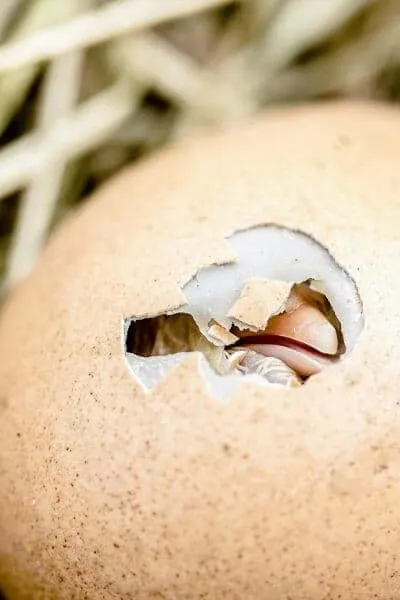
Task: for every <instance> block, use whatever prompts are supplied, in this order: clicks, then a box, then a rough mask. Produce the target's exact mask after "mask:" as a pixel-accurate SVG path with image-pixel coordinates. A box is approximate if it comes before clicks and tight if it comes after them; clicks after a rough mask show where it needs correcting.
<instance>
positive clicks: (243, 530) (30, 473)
mask: <svg viewBox="0 0 400 600" xmlns="http://www.w3.org/2000/svg"><path fill="white" fill-rule="evenodd" d="M269 222H271V223H278V224H281V225H284V226H287V227H291V228H294V229H297V228H299V229H301V230H302V231H304V232H307V233H309V234H311V235H312V236H314V237H315V238H316V239H317V240H318V241H320V242H321V243H322V244H324V245H325V246H326V247H327V248H328V249H329V250H330V251H331V253H332V254H333V256H334V257H335V259H336V260H337V261H338V262H339V263H340V264H341V265H342V266H343V267H345V268H346V269H347V270H348V271H349V273H350V274H351V275H352V276H353V277H354V279H355V281H356V283H357V285H358V288H359V292H360V295H361V298H362V301H363V303H364V313H365V319H366V324H365V328H364V330H363V332H362V334H361V336H360V339H359V342H358V344H357V346H356V349H355V350H354V352H353V353H352V354H351V356H349V358H348V359H347V360H345V361H343V362H342V363H340V364H339V365H337V366H334V367H331V368H328V369H326V370H325V371H324V372H323V373H321V374H320V375H317V376H315V377H314V378H312V379H311V380H310V381H309V382H308V383H307V384H306V385H304V386H303V387H301V388H300V389H295V390H288V391H284V390H278V391H275V390H269V389H267V388H265V387H261V386H259V385H258V384H254V383H248V382H243V383H241V384H240V386H239V388H238V389H237V391H236V393H235V394H234V395H233V396H232V397H230V398H229V399H228V401H225V402H223V401H221V400H217V399H215V398H213V397H211V396H210V395H209V393H208V392H207V388H206V386H205V384H204V380H203V376H202V374H201V372H200V371H199V363H198V358H197V357H196V355H193V356H192V357H189V359H188V360H187V361H186V362H185V363H184V364H182V365H181V366H179V367H178V368H176V369H175V370H172V371H171V372H170V373H169V374H168V376H167V377H166V378H165V379H164V380H163V382H162V383H161V384H160V385H159V386H158V388H157V389H156V390H155V391H154V392H152V393H150V394H146V393H144V392H143V391H142V389H141V388H140V386H139V385H138V384H137V383H136V382H135V380H134V378H133V377H132V374H131V373H130V371H129V369H128V366H127V363H126V362H125V359H124V353H123V346H122V341H121V321H122V319H123V318H124V317H128V316H130V315H136V316H141V315H146V314H152V313H155V312H157V311H160V312H164V311H165V310H167V309H168V308H169V307H171V306H176V305H177V303H179V302H180V301H181V287H182V286H183V285H184V284H185V283H186V282H187V281H188V279H189V278H190V277H191V276H192V275H193V274H194V273H195V272H196V271H197V270H198V269H199V268H200V267H202V266H205V265H209V264H211V263H215V262H219V261H223V260H224V259H226V258H227V257H229V256H230V254H231V249H230V248H229V246H228V243H227V241H226V237H227V236H229V235H230V234H231V233H232V232H234V231H236V230H238V229H243V228H244V227H247V226H252V225H255V224H260V223H269ZM399 228H400V113H399V111H398V110H397V109H395V108H389V107H386V106H379V105H373V104H371V105H369V104H363V103H353V104H352V103H349V104H347V103H337V104H336V103H333V104H330V103H327V104H323V105H314V106H309V107H296V108H284V109H282V108H280V109H273V110H270V111H269V112H267V113H266V114H264V115H262V116H260V117H257V118H255V119H254V120H252V121H250V122H244V123H240V124H236V125H234V126H232V127H231V128H230V129H229V130H228V131H225V132H220V133H217V132H215V133H210V134H207V136H205V137H203V138H202V139H198V140H194V141H191V142H187V143H182V144H181V145H177V146H175V147H173V148H171V149H169V150H167V151H164V152H162V153H160V154H158V155H155V156H153V157H151V158H150V159H149V160H145V161H143V162H142V163H141V164H139V166H135V167H133V168H128V169H126V170H125V171H124V172H123V173H121V174H120V175H119V176H117V177H116V178H114V179H112V180H111V181H110V182H109V183H107V184H106V185H105V186H104V187H103V188H102V189H101V190H99V191H98V192H97V193H96V194H95V197H94V198H93V199H92V200H91V201H89V202H88V203H87V204H85V205H84V206H83V208H81V209H80V210H78V211H77V213H76V214H75V215H73V216H72V217H71V218H69V219H68V220H67V221H66V222H64V224H63V226H62V227H61V228H60V229H59V231H58V232H57V234H56V235H55V236H54V237H53V239H52V241H51V242H50V244H49V246H48V248H47V250H46V251H45V253H44V255H43V257H42V259H41V261H40V263H39V265H38V267H37V268H36V269H35V271H34V273H33V274H32V275H31V276H30V277H29V278H28V279H27V281H26V282H24V283H23V284H22V285H21V286H20V287H19V289H18V290H17V291H16V293H15V294H14V295H13V296H12V297H11V299H10V300H9V302H8V303H7V305H6V306H5V308H4V309H3V312H2V316H1V321H0V356H1V361H0V413H1V414H0V482H1V487H0V540H1V542H0V582H1V584H2V585H3V587H4V590H5V592H6V593H7V594H8V595H9V598H10V600H14V599H15V600H21V599H24V600H25V599H26V600H28V599H29V600H38V599H45V600H74V599H75V600H81V599H88V600H100V599H101V600H117V599H121V600H122V599H124V600H125V599H126V600H129V599H132V600H200V599H203V600H205V599H210V600H219V599H227V600H253V599H254V600H328V599H329V600H333V599H335V600H339V599H341V600H372V599H373V598H378V599H379V600H398V599H399V598H400V368H399V364H400V336H399V332H400V298H399V293H400V292H399V290H400V285H399V277H400V234H399Z"/></svg>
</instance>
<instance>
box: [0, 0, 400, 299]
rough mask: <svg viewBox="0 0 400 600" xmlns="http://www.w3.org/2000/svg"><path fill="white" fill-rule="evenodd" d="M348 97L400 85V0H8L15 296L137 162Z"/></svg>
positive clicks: (0, 42)
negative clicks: (94, 199)
mask: <svg viewBox="0 0 400 600" xmlns="http://www.w3.org/2000/svg"><path fill="white" fill-rule="evenodd" d="M338 97H362V98H376V99H380V100H385V101H390V102H396V101H397V100H398V99H399V98H400V0H0V289H1V297H2V298H3V297H4V295H5V294H6V293H7V292H8V291H9V290H10V289H12V287H13V286H14V285H15V284H16V282H18V281H19V280H20V278H21V277H23V276H24V275H25V274H26V273H28V272H29V271H30V269H31V268H32V266H33V265H34V263H35V261H36V260H37V257H38V255H39V254H40V251H41V249H42V247H43V245H44V244H45V243H46V240H47V238H48V236H49V233H50V232H51V231H52V229H53V228H54V226H55V225H56V224H57V222H59V221H60V219H62V218H63V216H64V215H65V214H66V213H67V212H68V211H69V210H70V209H71V207H73V206H74V205H76V204H77V203H79V202H82V201H84V199H85V197H87V196H88V195H89V194H90V193H91V192H93V191H94V190H95V189H96V188H97V187H98V186H99V185H101V184H102V183H103V182H104V181H105V180H107V179H108V178H110V177H112V175H113V174H114V173H116V172H117V171H119V170H120V169H121V168H123V167H124V165H126V164H127V163H132V162H134V161H137V160H139V159H141V158H142V157H144V156H146V155H148V154H149V153H151V152H154V151H156V150H157V149H159V148H160V147H162V146H164V145H166V144H168V143H170V142H171V141H174V140H178V139H181V138H184V137H190V136H193V135H195V134H196V133H197V132H198V131H201V130H204V129H206V128H208V127H220V126H222V125H223V124H224V123H227V122H231V121H234V120H236V119H241V118H243V117H245V116H246V115H250V114H253V113H256V112H258V111H260V110H262V108H263V107H268V106H271V105H276V104H284V103H296V102H304V101H320V100H325V99H330V98H338ZM305 143H307V141H306V140H305Z"/></svg>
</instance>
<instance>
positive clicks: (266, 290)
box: [228, 279, 292, 329]
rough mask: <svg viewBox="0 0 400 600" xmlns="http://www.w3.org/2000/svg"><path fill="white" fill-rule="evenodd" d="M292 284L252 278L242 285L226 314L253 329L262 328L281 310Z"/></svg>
mask: <svg viewBox="0 0 400 600" xmlns="http://www.w3.org/2000/svg"><path fill="white" fill-rule="evenodd" d="M291 287H292V284H291V283H290V282H286V281H269V280H263V279H253V280H250V281H248V282H247V283H246V284H245V286H244V287H243V289H242V291H241V294H240V297H239V298H238V299H237V300H236V302H235V303H234V305H233V306H232V307H231V309H230V310H229V313H228V316H230V317H232V318H234V319H235V320H236V321H240V322H241V323H243V325H245V326H248V327H252V328H254V329H264V327H265V326H266V324H267V321H268V319H269V318H270V317H271V316H272V315H275V314H278V313H279V312H281V310H283V307H284V305H285V302H286V300H287V298H288V296H289V293H290V289H291Z"/></svg>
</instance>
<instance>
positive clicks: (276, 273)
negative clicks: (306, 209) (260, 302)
mask: <svg viewBox="0 0 400 600" xmlns="http://www.w3.org/2000/svg"><path fill="white" fill-rule="evenodd" d="M227 241H228V243H229V244H230V245H231V247H232V248H233V250H234V252H235V255H236V260H235V262H230V263H227V264H223V265H211V266H209V267H206V268H204V269H201V270H200V271H198V272H197V273H196V275H195V276H194V277H193V278H192V279H190V281H188V283H187V284H186V285H185V286H184V287H183V289H182V291H183V294H184V295H185V298H186V303H185V304H183V305H182V306H180V307H178V308H177V309H175V310H174V311H172V312H170V313H168V314H175V313H178V312H179V313H187V314H190V315H192V317H193V319H194V320H195V322H196V324H197V325H198V327H199V329H200V331H201V333H202V334H203V335H204V336H205V337H206V338H207V339H209V340H210V341H214V340H213V339H212V338H210V337H209V336H208V334H207V330H208V328H209V324H210V322H211V321H212V320H214V321H216V322H217V323H219V324H220V325H221V326H223V327H225V328H226V329H228V330H229V329H230V327H231V326H232V325H236V326H238V327H242V328H245V327H246V328H248V325H247V324H246V323H241V322H238V321H237V320H235V319H234V318H231V317H228V316H227V315H228V314H229V312H230V309H231V307H232V306H233V304H234V303H235V302H236V301H237V300H238V298H239V297H240V294H241V291H242V288H243V286H244V285H245V284H246V282H247V281H248V280H249V279H253V278H264V279H269V280H276V281H285V282H291V283H301V282H304V281H307V280H310V279H311V280H313V282H315V283H314V285H315V286H316V287H317V288H318V291H319V292H321V293H322V294H324V295H325V296H326V297H327V299H328V300H329V302H330V304H331V306H332V308H333V310H334V312H335V314H336V316H337V318H338V319H339V321H340V323H341V327H342V335H343V341H344V344H345V348H346V350H345V353H344V356H345V355H346V354H347V353H348V352H350V351H351V350H352V349H353V347H354V345H355V343H356V341H357V338H358V335H359V334H360V332H361V330H362V327H363V321H364V320H363V313H362V305H361V300H360V298H359V295H358V291H357V287H356V284H355V282H354V281H353V279H352V278H351V277H350V276H349V274H348V273H347V272H346V271H345V270H344V269H343V268H342V267H340V266H339V265H338V264H337V262H336V261H335V260H334V258H333V257H332V256H331V254H330V253H329V251H328V250H327V249H326V248H325V247H324V246H322V245H321V244H319V243H318V242H317V241H316V240H315V239H313V238H312V237H311V236H309V235H308V234H306V233H303V232H301V231H294V230H290V229H287V228H284V227H280V226H277V225H262V226H256V227H252V228H249V229H245V230H243V231H238V232H236V233H234V234H232V235H231V236H230V237H229V238H227ZM135 320H138V319H135V318H134V317H133V318H131V319H127V320H126V321H125V323H124V331H123V336H124V351H125V348H126V335H127V330H128V327H129V325H130V323H131V322H132V321H135ZM125 354H126V358H127V361H128V364H129V366H130V369H131V371H132V374H133V375H134V377H135V379H136V380H137V381H138V382H139V383H140V384H141V385H142V387H143V388H144V389H145V390H147V391H151V390H152V389H154V387H155V386H156V385H157V384H158V383H159V382H160V381H161V380H162V379H163V378H164V377H165V376H166V374H167V373H168V372H169V371H170V370H171V369H172V368H173V367H174V366H176V365H178V364H179V363H181V362H182V361H184V360H185V359H186V358H187V357H188V355H189V353H188V352H179V353H176V354H169V355H163V356H148V357H143V356H138V355H136V354H133V353H129V352H125ZM198 354H199V357H200V360H199V365H200V369H201V371H202V374H203V376H204V379H205V381H206V383H207V386H208V388H209V391H210V392H211V394H212V395H213V396H216V397H218V398H223V397H226V396H227V395H229V394H230V393H232V392H233V391H234V388H235V387H236V385H237V383H238V382H239V381H240V380H243V378H244V377H245V378H246V380H248V379H252V380H254V381H258V382H259V383H260V384H262V385H268V383H267V382H266V381H265V380H264V379H263V378H262V377H260V376H258V375H243V374H242V373H240V372H239V371H237V372H233V373H232V374H228V375H219V374H217V373H215V372H214V370H213V369H212V368H211V366H210V365H209V364H208V361H207V360H206V359H205V357H204V356H203V355H202V354H201V353H198Z"/></svg>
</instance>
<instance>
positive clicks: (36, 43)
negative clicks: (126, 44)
mask: <svg viewBox="0 0 400 600" xmlns="http://www.w3.org/2000/svg"><path fill="white" fill-rule="evenodd" d="M52 1H54V0H52ZM236 1H237V0H236ZM231 2H232V0H168V1H164V2H160V0H119V1H115V2H113V3H111V4H106V5H105V6H104V7H103V8H100V9H98V10H96V11H93V12H89V13H87V14H85V15H82V16H81V17H78V18H76V19H73V20H71V21H70V22H69V23H66V24H65V25H62V26H58V27H53V28H52V29H48V30H46V31H42V32H40V33H37V34H36V35H32V36H29V37H27V38H25V39H24V40H22V41H21V42H16V43H13V44H9V45H7V46H5V47H3V48H2V49H0V72H4V71H8V70H12V69H17V68H20V67H22V66H25V65H29V64H32V63H37V62H40V61H43V60H48V59H51V58H54V57H56V56H59V55H60V54H65V53H67V52H72V51H73V50H78V49H80V48H87V47H88V46H93V45H95V44H100V43H101V42H105V41H107V40H110V39H112V38H116V37H118V36H121V35H124V34H126V33H128V32H130V31H134V30H136V31H137V30H139V29H143V28H145V27H151V26H154V25H157V24H159V23H163V22H165V21H168V20H170V19H177V18H182V17H185V16H188V15H193V14H195V13H197V12H199V11H202V10H206V9H211V8H216V7H218V6H222V5H224V4H228V3H231ZM59 4H60V3H59V2H57V3H54V5H56V6H57V7H58V6H59ZM65 4H68V3H65Z"/></svg>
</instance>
